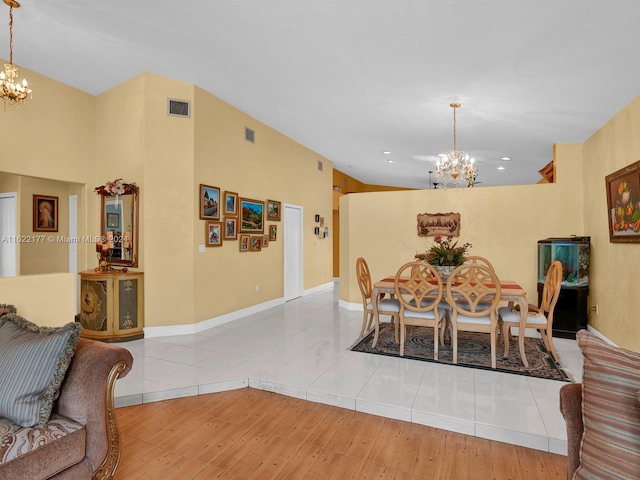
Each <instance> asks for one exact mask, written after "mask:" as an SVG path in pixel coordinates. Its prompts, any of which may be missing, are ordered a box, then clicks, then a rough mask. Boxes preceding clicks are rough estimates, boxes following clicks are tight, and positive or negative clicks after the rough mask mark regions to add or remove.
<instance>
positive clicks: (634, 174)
mask: <svg viewBox="0 0 640 480" xmlns="http://www.w3.org/2000/svg"><path fill="white" fill-rule="evenodd" d="M605 183H606V187H607V217H608V218H609V242H611V243H640V161H638V162H634V163H632V164H631V165H628V166H626V167H624V168H621V169H620V170H618V171H616V172H613V173H612V174H610V175H607V176H606V177H605Z"/></svg>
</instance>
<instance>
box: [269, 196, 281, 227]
mask: <svg viewBox="0 0 640 480" xmlns="http://www.w3.org/2000/svg"><path fill="white" fill-rule="evenodd" d="M281 206H282V204H281V203H280V202H277V201H276V200H267V220H271V221H272V222H279V221H280V208H281Z"/></svg>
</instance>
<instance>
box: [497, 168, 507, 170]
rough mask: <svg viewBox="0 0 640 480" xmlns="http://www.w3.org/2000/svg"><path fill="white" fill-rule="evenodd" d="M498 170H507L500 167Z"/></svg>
mask: <svg viewBox="0 0 640 480" xmlns="http://www.w3.org/2000/svg"><path fill="white" fill-rule="evenodd" d="M498 170H506V168H504V167H498Z"/></svg>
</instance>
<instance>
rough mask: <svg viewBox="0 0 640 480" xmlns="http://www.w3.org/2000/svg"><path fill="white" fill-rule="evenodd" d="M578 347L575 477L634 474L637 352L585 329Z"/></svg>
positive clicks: (637, 467) (639, 443) (638, 426)
mask: <svg viewBox="0 0 640 480" xmlns="http://www.w3.org/2000/svg"><path fill="white" fill-rule="evenodd" d="M576 338H577V340H578V345H579V346H580V349H581V350H582V356H583V360H584V373H583V377H582V418H583V421H584V433H583V434H582V444H581V446H580V466H579V467H578V470H576V473H575V475H574V477H573V478H574V479H600V478H637V476H638V472H640V402H638V399H637V397H636V392H638V390H639V389H640V354H637V353H634V352H630V351H628V350H624V349H622V348H618V347H614V346H611V345H609V344H607V343H606V342H604V341H603V340H602V339H600V338H598V337H597V336H595V335H593V334H592V333H589V332H588V331H587V330H581V331H579V332H578V334H577V335H576Z"/></svg>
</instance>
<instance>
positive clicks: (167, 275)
mask: <svg viewBox="0 0 640 480" xmlns="http://www.w3.org/2000/svg"><path fill="white" fill-rule="evenodd" d="M25 75H27V77H28V78H29V79H30V84H31V85H32V86H33V88H34V92H35V98H34V100H33V101H32V102H29V103H28V104H27V105H26V106H25V107H23V108H22V109H20V110H16V111H11V112H7V115H5V116H1V117H0V127H1V128H3V129H4V131H5V132H7V133H8V136H7V137H6V140H4V143H5V144H3V149H1V150H0V172H8V173H5V174H4V175H3V177H2V178H3V180H2V181H3V182H4V185H5V186H6V187H7V188H9V187H13V186H14V185H21V184H22V183H25V182H26V184H27V185H29V187H28V188H24V189H23V190H24V192H23V194H22V195H21V200H20V207H19V208H20V212H21V213H20V217H21V225H23V226H24V225H26V224H27V220H28V219H30V218H31V217H30V215H31V213H30V212H31V203H28V202H27V197H30V195H31V191H32V190H33V191H35V190H38V191H39V190H41V189H42V188H44V187H45V186H47V189H46V190H47V192H40V193H47V194H55V193H51V192H53V190H52V185H53V183H51V184H49V183H48V181H47V180H42V179H46V178H48V179H55V180H60V181H61V182H62V183H61V184H60V189H61V190H64V189H65V188H67V190H68V192H67V193H66V196H67V197H68V194H77V195H78V203H79V231H78V233H79V235H87V236H94V235H98V234H99V233H100V232H99V228H100V217H99V208H100V197H99V196H98V195H95V193H94V192H93V188H94V187H95V186H96V185H100V184H104V183H105V182H106V181H110V180H113V179H115V178H123V179H125V181H127V182H135V183H136V184H137V185H139V186H140V269H141V270H143V271H144V272H145V326H147V327H161V326H173V325H189V324H193V323H196V322H199V321H203V320H207V319H211V318H215V317H216V316H219V315H223V314H226V313H229V312H233V311H236V310H241V309H244V308H248V307H251V306H254V305H257V304H260V303H263V302H267V301H270V300H274V299H279V298H282V296H283V281H284V280H283V279H284V274H283V269H284V268H283V258H284V256H283V240H282V234H283V230H282V229H283V226H284V223H283V222H279V223H278V228H279V235H278V240H277V241H276V242H272V243H271V244H270V246H269V247H268V248H266V249H264V250H263V251H262V252H261V253H243V254H240V252H239V248H238V241H227V242H224V244H223V246H222V247H221V248H208V249H206V251H205V253H198V246H199V245H201V244H204V229H205V222H204V221H203V220H200V219H199V218H198V193H199V184H200V183H205V184H208V185H214V186H218V187H220V188H221V190H222V191H224V190H231V191H234V192H238V193H239V194H240V195H244V196H246V197H249V198H253V199H258V200H267V199H273V200H278V201H281V202H282V204H283V207H284V204H285V203H291V204H296V205H300V206H302V207H303V209H304V231H303V235H304V236H303V254H304V288H305V289H312V288H314V287H318V286H321V285H325V284H327V283H330V282H331V280H332V271H331V252H332V248H331V242H330V240H319V239H317V238H316V237H315V236H314V235H313V226H314V225H315V224H314V215H315V214H316V213H319V214H321V215H322V216H324V217H325V218H326V219H327V223H328V226H329V228H330V229H331V220H330V219H331V216H330V212H331V183H332V182H331V175H332V171H333V166H332V164H331V162H330V161H329V160H327V159H326V158H323V157H321V156H319V155H317V154H315V153H314V152H312V151H310V150H309V149H307V148H305V147H303V146H301V145H300V144H298V143H296V142H294V141H293V140H291V139H289V138H287V137H285V136H284V135H282V134H280V133H278V132H276V131H275V130H273V129H271V128H270V127H268V126H266V125H264V124H262V123H260V122H258V121H257V120H255V119H253V118H251V117H250V116H248V115H246V114H244V113H242V112H240V111H239V110H237V109H235V108H233V107H232V106H230V105H228V104H225V103H224V102H222V101H220V100H219V99H217V98H216V97H214V96H213V95H211V94H209V93H207V92H205V91H203V90H201V89H198V88H197V87H194V86H193V85H191V84H187V83H184V82H179V81H176V80H171V79H167V78H164V77H160V76H157V75H152V74H147V73H145V74H141V75H138V76H137V77H135V78H132V79H130V80H128V81H126V82H124V83H122V84H121V85H118V86H116V87H115V88H113V89H111V90H109V91H107V92H105V93H103V94H102V95H100V96H98V97H92V96H90V95H86V94H84V93H82V92H78V91H76V90H74V89H71V88H69V87H67V86H64V85H62V84H59V83H57V82H54V81H52V80H50V79H47V78H46V77H42V76H38V75H36V74H32V73H30V72H25ZM32 78H33V80H31V79H32ZM40 95H42V96H46V97H47V98H46V99H41V100H40V101H37V100H38V99H39V96H40ZM55 98H58V99H60V101H58V100H54V99H55ZM167 98H176V99H181V100H189V101H191V102H192V115H191V117H190V118H186V119H185V118H178V117H171V116H168V115H167V111H166V109H167ZM60 102H62V103H64V107H65V109H64V111H65V112H66V114H65V115H60V114H59V111H61V110H60ZM76 105H77V108H75V107H76ZM51 109H54V111H52V110H51ZM24 112H26V113H24ZM69 112H73V113H72V114H70V113H69ZM8 115H11V117H9V116H8ZM41 119H47V121H46V122H42V121H41ZM245 126H248V127H250V128H252V129H254V130H255V131H256V144H255V145H251V144H249V143H247V142H246V141H245V140H244V127H245ZM40 130H42V132H40ZM24 132H28V135H25V134H24ZM34 136H35V137H37V138H43V139H44V140H45V141H43V142H34V141H33V138H34ZM47 142H49V143H47ZM60 143H64V145H60ZM51 145H53V148H56V149H57V150H56V151H54V152H51V151H50V146H51ZM58 152H62V153H63V154H64V155H66V156H64V158H63V156H62V154H60V155H59V154H58ZM12 157H19V158H20V159H21V162H19V163H16V162H14V159H13V158H12ZM318 161H322V162H323V167H324V168H323V171H322V172H320V171H318V170H317V165H318ZM14 173H15V174H16V176H15V177H12V176H11V174H14ZM28 177H38V178H28ZM13 180H15V181H13ZM65 182H66V183H65ZM76 182H77V183H76ZM31 185H33V188H32V187H31ZM0 186H2V185H1V184H0ZM65 186H66V187H65ZM57 191H58V190H56V192H57ZM60 196H63V194H62V193H60ZM65 201H66V200H65ZM29 202H30V198H29ZM26 203H28V205H25V204H26ZM60 207H61V212H62V209H64V210H65V213H64V214H62V213H61V217H60V218H61V219H62V218H63V216H64V222H66V224H67V225H68V216H67V215H66V209H67V206H66V205H62V203H61V206H60ZM27 217H28V218H27ZM267 225H268V223H267ZM65 228H68V227H65ZM28 229H29V232H31V230H32V229H31V223H30V221H29V222H28ZM21 233H22V232H21ZM56 247H58V246H57V245H56ZM64 247H65V250H64V252H63V251H62V250H60V252H57V251H56V252H57V253H56V255H54V256H53V257H52V256H51V255H49V254H48V253H47V252H45V251H44V249H42V248H41V247H38V249H37V251H28V252H27V255H23V256H22V257H21V263H22V264H23V265H25V266H28V268H26V267H23V268H26V271H27V272H30V270H31V268H32V266H33V265H40V266H41V267H42V266H43V265H44V264H43V259H49V258H57V259H58V260H59V262H60V265H62V260H63V259H64V263H65V267H62V268H63V269H65V268H66V263H67V261H68V259H67V256H68V254H67V250H66V245H64ZM96 264H97V261H96V257H95V250H94V245H93V243H88V244H80V245H79V270H85V269H91V268H94V267H95V266H96ZM47 268H49V267H47ZM58 268H61V267H60V266H56V267H55V269H58ZM32 277H34V278H35V276H33V275H25V276H23V277H17V278H15V279H5V282H4V284H5V285H10V284H15V285H25V282H28V281H29V280H28V279H29V278H32ZM72 277H74V275H72ZM42 278H43V279H45V280H46V279H47V278H48V276H46V275H45V276H43V277H42ZM51 278H52V280H54V278H53V277H51ZM38 281H39V282H40V281H41V280H38ZM256 284H258V285H259V286H260V288H259V291H258V292H256V291H255V285H256ZM67 287H69V288H70V290H69V291H68V292H66V294H64V295H63V294H61V293H60V292H59V291H58V290H56V291H57V292H58V294H59V295H58V296H57V297H56V298H58V299H59V300H58V301H55V300H54V301H53V302H52V303H51V304H50V305H49V307H48V308H49V310H64V309H65V308H66V307H65V305H66V304H67V302H68V301H71V302H73V297H74V295H75V291H74V290H75V287H74V286H72V285H67ZM61 288H62V287H61ZM6 291H11V292H13V291H15V290H11V289H7V290H6ZM26 298H27V297H23V296H21V297H20V298H19V300H20V301H21V302H23V301H26ZM69 299H71V300H69ZM2 301H4V302H7V303H16V302H15V301H12V300H11V299H10V298H3V299H2ZM58 303H59V305H58ZM16 306H17V307H18V309H19V311H24V305H16ZM58 307H60V308H58ZM34 314H37V312H34ZM32 320H33V321H35V322H37V323H38V322H40V321H48V320H47V319H44V318H38V317H36V318H32ZM68 320H69V318H68V315H66V314H65V315H64V316H61V317H60V320H59V322H60V323H65V322H66V321H68Z"/></svg>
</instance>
